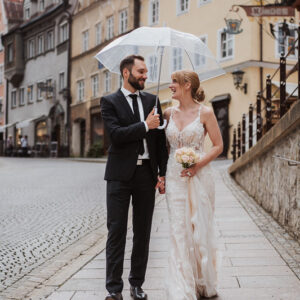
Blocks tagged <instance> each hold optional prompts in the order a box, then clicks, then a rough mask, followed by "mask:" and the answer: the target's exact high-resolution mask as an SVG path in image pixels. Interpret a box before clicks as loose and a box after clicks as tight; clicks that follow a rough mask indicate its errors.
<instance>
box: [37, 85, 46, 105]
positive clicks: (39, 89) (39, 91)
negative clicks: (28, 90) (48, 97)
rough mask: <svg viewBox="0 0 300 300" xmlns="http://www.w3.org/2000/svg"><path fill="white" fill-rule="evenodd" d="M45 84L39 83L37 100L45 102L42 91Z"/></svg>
mask: <svg viewBox="0 0 300 300" xmlns="http://www.w3.org/2000/svg"><path fill="white" fill-rule="evenodd" d="M44 84H45V83H44V82H43V81H40V82H38V83H37V89H36V90H37V100H38V101H40V100H43V90H42V87H41V86H42V85H44ZM40 85H41V86H40Z"/></svg>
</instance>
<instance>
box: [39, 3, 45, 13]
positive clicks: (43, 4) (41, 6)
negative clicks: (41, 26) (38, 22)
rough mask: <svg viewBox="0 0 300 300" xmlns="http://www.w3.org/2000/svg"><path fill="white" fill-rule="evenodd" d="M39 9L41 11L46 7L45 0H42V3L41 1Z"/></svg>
mask: <svg viewBox="0 0 300 300" xmlns="http://www.w3.org/2000/svg"><path fill="white" fill-rule="evenodd" d="M39 4H40V5H39V9H40V11H43V10H44V9H45V0H40V3H39Z"/></svg>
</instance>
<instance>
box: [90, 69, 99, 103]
mask: <svg viewBox="0 0 300 300" xmlns="http://www.w3.org/2000/svg"><path fill="white" fill-rule="evenodd" d="M92 93H93V98H96V97H98V95H99V76H98V74H97V75H94V76H92Z"/></svg>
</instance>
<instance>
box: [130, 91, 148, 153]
mask: <svg viewBox="0 0 300 300" xmlns="http://www.w3.org/2000/svg"><path fill="white" fill-rule="evenodd" d="M129 97H130V98H131V99H132V107H133V115H134V119H135V121H136V122H141V116H140V112H139V106H138V102H137V95H136V94H130V95H129ZM144 152H145V148H144V142H143V140H141V141H140V142H139V154H140V155H143V154H144Z"/></svg>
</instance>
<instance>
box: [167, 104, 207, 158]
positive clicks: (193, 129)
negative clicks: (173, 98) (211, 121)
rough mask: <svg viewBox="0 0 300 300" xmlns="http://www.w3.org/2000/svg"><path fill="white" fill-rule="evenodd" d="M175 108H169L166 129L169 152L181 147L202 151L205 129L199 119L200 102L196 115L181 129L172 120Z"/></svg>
mask: <svg viewBox="0 0 300 300" xmlns="http://www.w3.org/2000/svg"><path fill="white" fill-rule="evenodd" d="M175 109H176V108H172V109H171V115H170V119H169V124H168V127H167V129H166V136H167V139H168V142H169V145H170V152H171V153H172V152H174V151H175V150H176V149H178V148H181V147H191V148H193V149H194V150H195V151H197V152H200V153H202V152H203V147H204V138H205V130H204V127H203V124H202V123H201V120H200V112H201V109H202V104H200V107H199V113H198V116H197V117H196V118H195V119H194V120H193V121H191V122H190V123H189V124H188V125H186V126H185V127H184V128H183V129H182V130H181V131H180V130H179V129H178V127H177V126H176V124H175V122H174V120H173V114H174V111H175Z"/></svg>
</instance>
